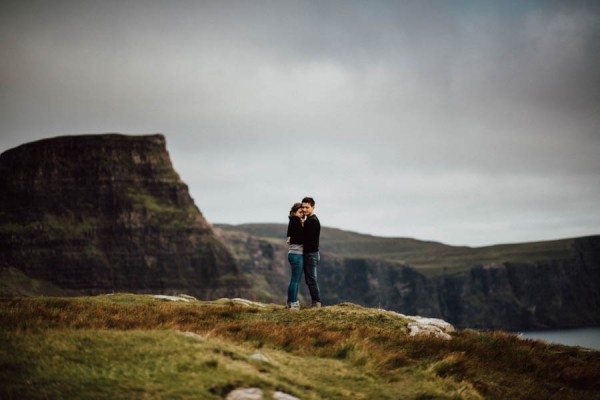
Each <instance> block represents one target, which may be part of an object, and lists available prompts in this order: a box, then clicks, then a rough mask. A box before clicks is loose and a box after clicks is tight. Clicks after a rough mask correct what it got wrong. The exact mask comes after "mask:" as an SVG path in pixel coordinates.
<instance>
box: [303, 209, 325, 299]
mask: <svg viewBox="0 0 600 400" xmlns="http://www.w3.org/2000/svg"><path fill="white" fill-rule="evenodd" d="M302 212H303V213H304V216H305V217H306V221H304V228H303V234H302V236H303V238H304V250H303V253H304V263H303V269H304V280H305V281H306V285H307V286H308V290H309V292H310V297H311V298H312V306H313V307H315V308H319V307H321V294H320V292H319V284H318V282H317V266H318V265H319V260H320V259H321V257H320V255H319V236H320V235H321V223H320V222H319V219H318V218H317V216H316V215H315V201H314V200H313V198H312V197H305V198H303V199H302Z"/></svg>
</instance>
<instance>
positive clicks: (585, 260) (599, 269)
mask: <svg viewBox="0 0 600 400" xmlns="http://www.w3.org/2000/svg"><path fill="white" fill-rule="evenodd" d="M235 229H236V228H235V227H226V226H223V229H221V230H219V232H220V234H221V235H223V238H224V240H225V241H226V242H227V243H229V245H230V246H231V248H232V249H233V252H234V254H235V255H236V258H238V262H239V263H240V267H241V268H242V270H244V271H245V273H246V274H247V277H248V279H249V280H250V281H252V285H253V287H254V288H257V289H258V290H259V293H260V294H258V293H257V294H258V296H259V297H260V298H262V299H263V301H273V302H277V303H282V302H284V301H285V296H286V289H287V285H288V283H289V276H290V275H289V274H290V273H289V266H288V263H287V246H285V244H284V236H285V230H284V229H283V228H282V231H281V235H280V237H281V238H280V239H279V240H274V239H270V238H269V239H261V238H257V237H255V236H253V235H250V234H248V233H245V232H242V231H235ZM319 284H320V286H321V297H322V300H323V302H324V304H326V305H330V304H336V303H340V302H343V301H349V302H353V303H357V304H361V305H364V306H367V307H381V308H385V309H388V310H394V311H398V312H401V313H405V314H409V315H422V316H428V317H439V318H443V319H445V320H446V321H448V322H450V323H452V324H453V325H455V326H457V327H459V328H475V329H505V330H528V329H529V330H531V329H544V328H566V327H578V326H597V325H600V311H599V310H600V236H593V237H587V238H579V239H574V240H573V248H572V249H571V256H570V257H567V258H563V259H556V260H554V261H543V262H531V263H502V262H498V263H491V264H481V265H474V266H472V267H470V268H467V272H462V273H454V274H449V275H447V276H442V277H433V278H430V277H426V276H425V275H423V274H421V273H420V272H419V271H417V270H416V269H414V268H412V267H410V266H408V265H403V264H400V263H397V262H393V261H386V260H381V259H373V258H357V257H341V256H339V255H332V254H329V253H325V252H323V253H322V254H321V263H320V266H319ZM305 286H306V285H304V283H302V284H301V295H302V296H303V298H304V301H306V302H309V301H310V297H309V295H308V292H307V291H306V288H305Z"/></svg>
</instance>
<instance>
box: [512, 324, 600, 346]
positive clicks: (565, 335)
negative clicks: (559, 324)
mask: <svg viewBox="0 0 600 400" xmlns="http://www.w3.org/2000/svg"><path fill="white" fill-rule="evenodd" d="M521 334H522V336H523V337H524V338H527V339H540V340H543V341H544V342H547V343H557V344H566V345H569V346H581V347H586V348H588V349H594V350H600V326H598V327H594V328H577V329H556V330H549V331H527V332H521Z"/></svg>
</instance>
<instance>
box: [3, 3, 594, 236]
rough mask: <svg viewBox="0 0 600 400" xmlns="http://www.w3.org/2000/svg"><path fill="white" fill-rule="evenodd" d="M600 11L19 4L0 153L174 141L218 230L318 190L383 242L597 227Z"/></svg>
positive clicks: (10, 34)
mask: <svg viewBox="0 0 600 400" xmlns="http://www.w3.org/2000/svg"><path fill="white" fill-rule="evenodd" d="M499 3H502V4H499ZM597 4H598V3H597V2H593V1H589V2H586V1H570V2H552V1H550V2H537V1H523V2H492V1H489V2H487V1H476V2H475V1H473V2H471V1H454V2H439V1H419V2H388V1H378V2H363V1H356V2H355V1H326V2H312V1H295V2H280V1H252V2H248V1H214V2H193V1H189V2H186V1H172V2H168V3H167V2H158V1H157V2H151V1H143V2H142V1H139V2H136V1H128V2H122V1H104V2H92V1H55V2H42V1H39V2H36V1H29V2H20V1H19V2H17V1H15V2H8V3H7V5H6V11H5V12H4V13H3V14H2V16H0V46H1V48H2V53H3V55H2V61H0V73H1V76H2V77H3V78H2V84H1V86H0V151H3V150H6V149H8V148H10V147H14V146H16V145H18V144H21V143H24V142H27V141H31V140H35V139H39V138H43V137H49V136H57V135H62V134H79V133H98V132H122V133H154V132H161V133H163V134H165V135H166V137H167V145H168V148H169V151H170V152H171V156H172V159H173V163H174V166H175V168H176V169H177V170H178V172H180V175H181V176H182V178H183V179H184V181H186V182H187V183H188V185H189V187H190V191H191V193H192V195H193V197H194V198H195V199H196V202H197V204H198V205H199V207H200V208H201V210H202V211H203V213H204V214H205V215H206V216H207V218H208V219H209V220H210V221H212V222H228V223H242V222H282V223H283V222H285V216H286V215H287V211H288V208H289V206H290V205H291V204H292V203H293V202H294V201H297V200H298V199H300V198H301V197H303V196H305V195H312V196H313V197H315V198H316V200H317V213H318V215H319V216H320V218H321V220H322V223H323V224H324V225H327V226H335V227H340V228H343V229H351V230H356V231H359V232H365V233H371V234H375V235H385V236H411V237H417V238H422V239H429V240H439V241H443V242H446V243H451V244H466V245H483V244H492V243H499V242H518V241H530V240H542V239H550V238H560V237H566V236H579V235H586V234H598V233H600V201H599V200H600V174H599V172H600V158H599V157H598V154H600V93H599V90H600V57H599V55H600V51H599V50H600V49H599V43H600V40H599V39H600V23H599V22H600V7H599V6H598V5H597Z"/></svg>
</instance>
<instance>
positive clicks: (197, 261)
mask: <svg viewBox="0 0 600 400" xmlns="http://www.w3.org/2000/svg"><path fill="white" fill-rule="evenodd" d="M0 266H2V268H4V269H7V268H16V269H18V270H19V271H22V272H23V273H24V274H25V275H27V276H28V277H30V278H32V279H40V280H43V281H47V282H50V283H51V284H53V285H56V286H58V287H61V288H68V289H74V290H76V291H77V292H78V293H84V294H95V293H103V292H107V291H128V292H138V293H139V292H146V293H150V292H151V293H165V294H169V293H177V292H180V291H185V292H186V293H190V294H192V295H194V296H197V297H199V298H203V299H205V298H215V297H224V296H229V297H233V296H244V297H248V296H250V294H249V293H248V291H247V288H248V285H247V283H246V281H245V280H244V279H243V277H242V276H241V274H240V273H239V271H238V268H237V265H236V263H235V260H234V259H233V257H232V255H231V253H230V252H229V251H228V250H227V248H226V246H225V245H223V243H222V242H221V241H220V240H219V239H218V238H217V237H216V236H215V234H214V232H213V229H212V226H211V225H210V224H209V223H208V222H207V221H206V219H205V218H204V217H203V215H202V214H201V212H200V211H199V209H198V208H197V207H196V205H195V204H194V201H193V200H192V198H191V197H190V195H189V193H188V188H187V186H186V185H185V184H184V183H183V182H182V181H181V179H180V178H179V176H178V174H177V173H176V172H175V170H174V169H173V167H172V165H171V161H170V158H169V154H168V152H167V150H166V143H165V138H164V137H163V136H162V135H148V136H125V135H118V134H105V135H83V136H65V137H58V138H53V139H46V140H41V141H38V142H33V143H28V144H24V145H22V146H19V147H17V148H14V149H11V150H8V151H6V152H4V153H3V154H1V155H0Z"/></svg>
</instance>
